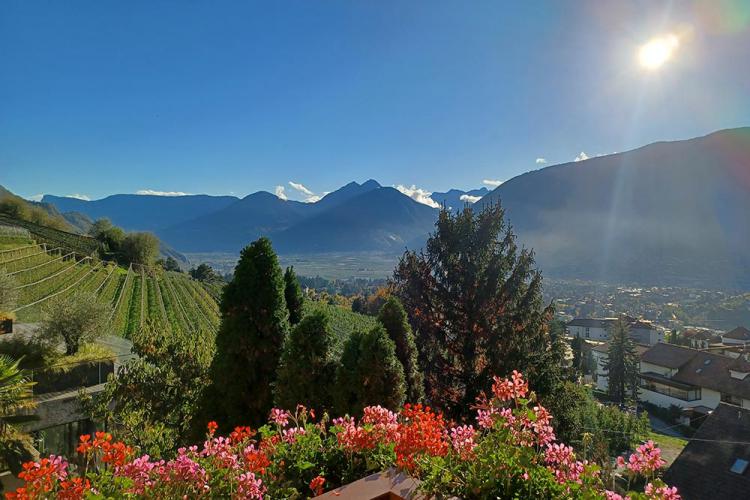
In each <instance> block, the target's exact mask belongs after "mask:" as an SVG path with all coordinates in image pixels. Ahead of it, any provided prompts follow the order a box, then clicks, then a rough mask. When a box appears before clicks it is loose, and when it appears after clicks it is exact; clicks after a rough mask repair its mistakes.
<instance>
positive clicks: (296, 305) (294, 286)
mask: <svg viewBox="0 0 750 500" xmlns="http://www.w3.org/2000/svg"><path fill="white" fill-rule="evenodd" d="M284 299H286V307H287V309H289V323H290V324H292V325H296V324H297V323H299V322H300V320H301V319H302V304H303V303H304V300H305V298H304V296H303V295H302V288H301V287H300V286H299V281H298V280H297V275H296V274H295V272H294V267H293V266H289V267H287V268H286V272H285V273H284Z"/></svg>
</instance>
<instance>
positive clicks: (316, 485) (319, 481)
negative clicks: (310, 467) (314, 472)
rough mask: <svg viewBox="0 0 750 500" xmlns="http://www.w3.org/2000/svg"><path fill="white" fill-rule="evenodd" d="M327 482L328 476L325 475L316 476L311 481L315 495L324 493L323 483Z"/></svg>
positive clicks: (311, 487)
mask: <svg viewBox="0 0 750 500" xmlns="http://www.w3.org/2000/svg"><path fill="white" fill-rule="evenodd" d="M325 483H326V478H324V477H323V476H316V477H315V478H314V479H313V480H312V481H310V489H311V490H312V492H313V495H315V496H320V495H322V494H323V485H324V484H325Z"/></svg>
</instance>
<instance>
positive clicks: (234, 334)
mask: <svg viewBox="0 0 750 500" xmlns="http://www.w3.org/2000/svg"><path fill="white" fill-rule="evenodd" d="M288 315H289V313H288V311H287V308H286V303H285V300H284V278H283V273H282V271H281V267H280V266H279V261H278V258H277V257H276V253H274V251H273V248H272V247H271V241H270V240H269V239H268V238H260V239H259V240H257V241H255V242H253V243H252V244H250V245H249V246H247V247H245V248H244V249H243V250H242V252H241V253H240V260H239V262H238V263H237V267H235V269H234V278H233V279H232V281H231V282H230V283H229V284H228V285H227V286H226V287H225V288H224V295H223V297H222V300H221V326H220V328H219V333H218V334H217V337H216V356H215V357H214V361H213V364H212V366H211V374H212V381H213V386H212V388H211V391H210V392H211V394H210V395H209V398H210V399H209V400H213V401H214V402H215V409H214V411H215V412H217V413H218V414H217V415H216V419H217V420H219V421H220V423H222V424H223V425H225V426H226V425H228V426H235V425H252V426H259V425H261V424H263V423H264V422H265V421H266V418H267V417H268V412H269V411H270V410H271V406H272V402H273V395H272V389H271V387H272V384H273V382H274V381H275V379H276V370H277V367H278V362H279V357H280V355H281V350H282V346H283V344H284V338H285V336H286V332H287V329H288V325H289V323H288V319H287V318H288Z"/></svg>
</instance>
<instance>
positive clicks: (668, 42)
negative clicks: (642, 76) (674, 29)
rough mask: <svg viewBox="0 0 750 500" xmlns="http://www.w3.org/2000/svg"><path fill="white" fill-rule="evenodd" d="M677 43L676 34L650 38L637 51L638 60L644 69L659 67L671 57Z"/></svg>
mask: <svg viewBox="0 0 750 500" xmlns="http://www.w3.org/2000/svg"><path fill="white" fill-rule="evenodd" d="M679 43H680V41H679V40H678V38H677V36H676V35H663V36H660V37H656V38H652V39H651V40H649V41H648V42H646V43H645V44H644V45H642V46H641V48H640V50H639V51H638V62H639V63H640V64H641V66H642V67H643V68H645V69H648V70H656V69H659V68H661V67H662V66H663V65H664V63H665V62H667V61H668V60H669V59H670V58H671V57H672V54H673V53H674V51H675V50H676V49H677V46H678V45H679Z"/></svg>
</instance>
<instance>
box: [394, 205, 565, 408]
mask: <svg viewBox="0 0 750 500" xmlns="http://www.w3.org/2000/svg"><path fill="white" fill-rule="evenodd" d="M393 288H394V291H395V294H396V295H397V296H398V297H399V298H400V299H401V301H402V303H403V304H404V308H405V309H406V311H407V314H408V316H409V321H410V323H411V325H412V328H413V329H414V332H415V333H416V335H417V345H418V347H419V350H420V353H419V354H420V356H419V365H420V367H421V368H422V369H423V371H424V373H425V389H426V393H427V399H428V401H430V402H431V403H432V404H433V405H435V406H437V407H439V408H440V409H441V410H443V411H444V412H446V414H448V415H449V416H450V417H452V418H456V419H459V418H461V417H465V418H468V417H469V415H470V414H469V413H468V412H467V410H466V408H470V407H471V405H473V404H474V402H475V400H476V398H477V396H479V394H481V393H482V392H483V391H485V392H487V391H489V389H490V382H488V381H491V380H492V376H493V375H498V376H506V375H508V374H509V372H511V371H512V370H519V371H522V372H524V373H526V374H527V375H528V378H529V382H530V383H531V386H532V387H533V388H534V389H535V390H536V391H537V392H539V393H540V394H546V393H549V392H551V391H552V390H554V388H555V387H556V386H557V385H558V384H559V383H560V382H561V381H562V379H563V375H564V373H563V370H562V368H561V366H562V360H563V356H564V349H565V347H564V344H563V340H562V336H561V335H555V334H552V333H551V332H550V331H549V326H548V322H549V320H550V319H551V318H552V314H553V307H552V305H551V304H550V305H548V306H546V307H545V306H544V304H543V301H542V276H541V274H540V273H539V272H538V271H537V270H536V269H535V268H534V258H533V253H532V252H531V251H529V250H526V249H519V248H518V247H517V245H516V241H515V235H514V234H513V232H512V231H511V228H510V227H509V226H508V225H507V224H506V222H505V219H504V211H503V210H502V208H501V207H500V206H499V205H490V206H487V207H485V208H484V209H482V210H481V211H480V212H478V213H477V212H475V211H474V209H473V208H471V207H465V208H464V209H463V210H462V211H461V212H458V213H455V214H454V213H451V212H448V211H446V210H442V211H441V212H440V215H439V218H438V221H437V223H436V232H435V233H434V234H433V235H432V236H431V237H430V238H429V239H428V241H427V245H426V249H425V251H423V252H421V253H416V252H413V251H407V252H406V253H405V254H404V255H403V257H402V258H401V260H400V262H399V264H398V266H397V267H396V270H395V272H394V277H393Z"/></svg>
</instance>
